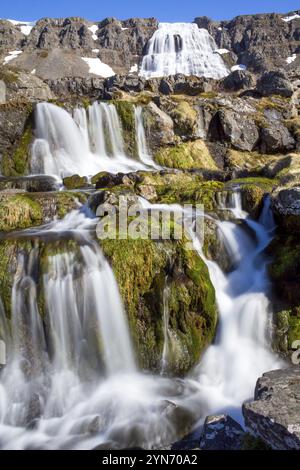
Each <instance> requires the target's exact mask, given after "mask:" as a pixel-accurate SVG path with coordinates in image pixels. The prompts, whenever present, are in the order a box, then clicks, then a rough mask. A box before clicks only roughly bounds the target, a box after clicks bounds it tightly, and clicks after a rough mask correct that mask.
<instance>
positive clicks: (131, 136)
mask: <svg viewBox="0 0 300 470" xmlns="http://www.w3.org/2000/svg"><path fill="white" fill-rule="evenodd" d="M113 104H114V105H115V107H116V110H117V112H118V116H119V119H120V121H121V124H122V128H123V138H124V143H125V147H126V150H127V153H128V154H129V155H131V156H133V157H135V156H137V145H136V140H135V138H136V132H135V115H134V105H133V104H132V103H131V102H129V101H121V100H120V101H119V100H118V101H113Z"/></svg>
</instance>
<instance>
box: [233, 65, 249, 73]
mask: <svg viewBox="0 0 300 470" xmlns="http://www.w3.org/2000/svg"><path fill="white" fill-rule="evenodd" d="M246 69H247V67H246V65H244V64H238V65H234V66H233V67H231V72H235V71H236V70H246Z"/></svg>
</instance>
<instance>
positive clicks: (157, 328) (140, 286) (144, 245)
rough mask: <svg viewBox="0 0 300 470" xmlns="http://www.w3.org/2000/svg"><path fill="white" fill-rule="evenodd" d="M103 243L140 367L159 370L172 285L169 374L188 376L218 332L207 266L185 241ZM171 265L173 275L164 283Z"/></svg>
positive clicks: (170, 274)
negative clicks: (165, 306)
mask: <svg viewBox="0 0 300 470" xmlns="http://www.w3.org/2000/svg"><path fill="white" fill-rule="evenodd" d="M100 244H101V246H102V248H103V251H104V253H105V255H106V256H107V257H108V258H109V259H110V261H111V264H112V268H113V271H114V273H115V276H116V279H117V281H118V285H119V288H120V292H121V296H122V298H123V301H124V304H125V308H126V311H127V313H128V317H129V322H130V326H131V331H132V335H133V339H134V343H135V345H136V350H137V353H138V358H139V362H140V365H141V367H142V368H147V369H148V368H151V369H159V368H160V367H161V356H162V350H163V341H164V337H163V291H164V288H165V285H166V282H167V283H168V286H169V299H168V303H169V314H170V325H169V326H170V329H171V332H172V339H173V343H172V344H173V346H172V348H171V355H170V357H169V361H170V371H171V372H173V373H176V374H183V373H186V372H187V371H188V370H189V369H190V368H191V367H192V365H194V364H195V363H196V362H197V361H198V360H199V357H200V355H201V353H202V351H203V350H204V348H205V347H206V345H207V344H209V342H210V341H211V340H212V338H213V336H214V332H215V327H216V304H215V294H214V288H213V286H212V284H211V282H210V279H209V275H208V271H207V268H206V266H205V264H204V263H203V261H202V260H201V259H200V258H199V257H198V256H197V255H196V254H195V252H194V251H189V250H188V249H187V246H186V244H185V243H184V242H182V241H180V242H179V241H177V242H175V241H170V240H169V241H163V242H155V241H154V240H149V239H147V240H132V239H126V240H102V241H101V242H100ZM171 260H172V261H171ZM170 262H171V263H172V265H173V263H174V266H173V271H172V273H169V275H168V277H167V281H166V274H167V272H168V271H169V269H170V267H169V266H170ZM175 266H176V267H175Z"/></svg>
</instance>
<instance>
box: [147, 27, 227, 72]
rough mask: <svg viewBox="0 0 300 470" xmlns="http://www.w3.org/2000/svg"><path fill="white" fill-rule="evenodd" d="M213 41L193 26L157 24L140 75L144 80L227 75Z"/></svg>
mask: <svg viewBox="0 0 300 470" xmlns="http://www.w3.org/2000/svg"><path fill="white" fill-rule="evenodd" d="M216 49H217V47H216V45H215V42H214V39H213V38H212V36H211V35H210V34H209V33H208V31H207V30H206V29H199V28H198V26H197V25H196V24H194V23H160V24H159V27H158V29H157V30H156V31H155V33H154V34H153V36H152V38H151V39H150V41H149V46H148V52H147V54H146V55H145V56H144V57H143V61H142V65H141V71H140V75H141V76H143V77H145V78H152V77H163V76H168V75H176V74H177V73H182V74H184V75H198V76H204V77H208V78H217V79H219V78H223V77H225V76H226V75H228V73H229V71H228V70H227V68H226V66H225V64H224V62H223V59H222V57H220V55H219V54H218V53H217V52H215V51H216Z"/></svg>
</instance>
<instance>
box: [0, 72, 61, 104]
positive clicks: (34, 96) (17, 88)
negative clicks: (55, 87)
mask: <svg viewBox="0 0 300 470" xmlns="http://www.w3.org/2000/svg"><path fill="white" fill-rule="evenodd" d="M12 76H14V79H13V80H12V79H11V77H12ZM6 77H8V80H7V81H6ZM3 80H4V83H5V84H6V94H7V100H8V101H12V100H26V101H28V102H34V103H35V102H37V101H49V100H51V99H53V98H54V95H53V93H52V92H51V90H50V88H49V86H48V85H47V83H45V82H43V80H41V79H40V78H39V77H36V76H35V75H32V74H31V73H26V72H23V71H14V72H13V73H12V74H10V75H9V74H8V72H7V69H6V71H5V74H3Z"/></svg>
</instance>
